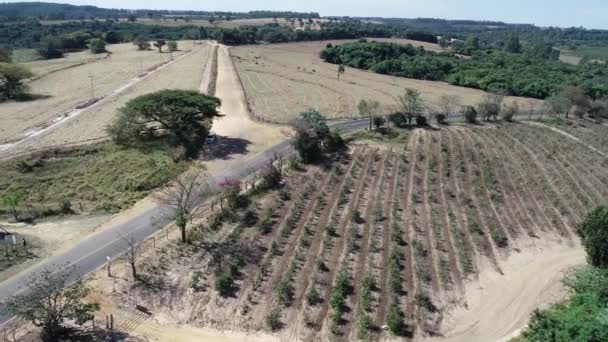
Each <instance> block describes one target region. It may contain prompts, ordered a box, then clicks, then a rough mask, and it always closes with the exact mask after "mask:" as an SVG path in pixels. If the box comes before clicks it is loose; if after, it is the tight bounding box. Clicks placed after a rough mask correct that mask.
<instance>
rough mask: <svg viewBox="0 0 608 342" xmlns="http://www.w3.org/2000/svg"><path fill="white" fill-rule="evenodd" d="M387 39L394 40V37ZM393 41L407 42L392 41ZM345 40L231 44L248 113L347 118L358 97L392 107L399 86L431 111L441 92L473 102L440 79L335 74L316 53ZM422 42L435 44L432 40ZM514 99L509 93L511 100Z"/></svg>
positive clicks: (270, 117) (469, 92) (475, 94)
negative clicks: (311, 112) (411, 90)
mask: <svg viewBox="0 0 608 342" xmlns="http://www.w3.org/2000/svg"><path fill="white" fill-rule="evenodd" d="M392 41H395V40H394V39H393V40H392ZM397 41H398V42H409V41H405V40H397ZM345 42H347V41H331V42H330V41H324V42H304V43H290V44H277V45H264V46H241V47H235V48H232V55H233V58H234V62H235V65H236V67H237V70H238V72H239V74H240V76H241V80H242V83H243V87H244V89H245V93H246V95H247V100H248V102H249V106H250V108H251V112H252V114H253V115H254V116H255V117H256V118H258V119H260V120H264V121H270V122H277V123H286V122H290V121H292V120H294V119H295V118H296V117H297V115H298V114H299V113H300V112H302V111H304V110H306V109H309V108H310V107H313V108H316V109H318V110H320V111H321V112H323V113H324V114H325V115H327V116H328V117H329V118H350V117H351V116H353V115H356V106H357V103H358V102H359V100H361V99H374V100H378V101H380V102H381V103H382V104H383V105H384V106H386V107H388V109H389V110H391V109H396V104H397V103H398V96H400V95H402V94H403V92H404V88H415V89H418V90H419V91H421V92H422V96H423V98H424V99H425V100H426V102H427V103H428V105H429V110H431V111H433V110H436V107H437V106H438V105H439V98H440V97H441V95H456V96H458V97H460V98H461V101H460V102H461V103H462V104H463V105H467V104H470V105H472V104H476V103H477V102H479V101H480V100H481V98H482V96H483V95H484V92H483V91H479V90H474V89H469V88H461V87H455V86H451V85H448V84H447V83H443V82H432V81H421V80H414V79H406V78H400V77H392V76H385V75H380V74H375V73H371V72H366V71H362V70H356V69H352V68H347V70H346V73H345V74H344V75H342V76H341V77H340V80H338V79H337V66H336V65H332V64H328V63H325V62H323V61H322V60H321V59H320V58H319V52H320V51H321V50H322V49H323V48H324V47H325V45H326V44H328V43H332V44H341V43H345ZM416 45H427V47H428V48H429V49H431V48H433V49H437V46H436V45H433V44H430V45H431V46H429V44H426V43H417V44H416ZM515 99H516V98H509V99H507V102H512V101H514V100H515ZM517 101H518V102H519V104H520V106H522V107H523V108H526V109H527V108H529V107H530V104H533V105H534V106H536V107H539V106H540V102H539V101H538V100H532V99H525V98H518V99H517Z"/></svg>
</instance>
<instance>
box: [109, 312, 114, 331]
mask: <svg viewBox="0 0 608 342" xmlns="http://www.w3.org/2000/svg"><path fill="white" fill-rule="evenodd" d="M110 330H114V315H113V314H110Z"/></svg>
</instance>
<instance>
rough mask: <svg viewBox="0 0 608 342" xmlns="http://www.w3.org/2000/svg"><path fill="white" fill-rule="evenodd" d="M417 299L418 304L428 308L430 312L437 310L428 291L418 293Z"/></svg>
mask: <svg viewBox="0 0 608 342" xmlns="http://www.w3.org/2000/svg"><path fill="white" fill-rule="evenodd" d="M415 301H416V305H418V306H419V307H421V308H424V309H426V310H427V311H428V312H435V311H437V307H435V304H433V301H432V300H431V297H429V295H428V294H426V293H423V292H421V293H418V294H417V295H416V298H415Z"/></svg>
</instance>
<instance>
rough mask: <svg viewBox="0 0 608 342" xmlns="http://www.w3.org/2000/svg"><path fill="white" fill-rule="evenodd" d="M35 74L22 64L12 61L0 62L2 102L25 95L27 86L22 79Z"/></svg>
mask: <svg viewBox="0 0 608 342" xmlns="http://www.w3.org/2000/svg"><path fill="white" fill-rule="evenodd" d="M33 75H34V74H33V73H32V72H31V71H29V70H28V69H25V68H23V67H21V66H18V65H15V64H12V63H0V102H2V101H5V100H12V99H16V98H19V97H20V96H22V95H24V94H25V92H26V90H27V86H26V85H25V84H23V82H22V81H23V80H24V79H26V78H30V77H32V76H33Z"/></svg>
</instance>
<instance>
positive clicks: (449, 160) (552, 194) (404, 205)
mask: <svg viewBox="0 0 608 342" xmlns="http://www.w3.org/2000/svg"><path fill="white" fill-rule="evenodd" d="M604 162H605V160H604V159H603V158H600V156H598V154H597V153H596V152H594V151H592V150H590V149H588V148H587V146H586V145H585V144H582V143H575V142H573V143H569V144H567V146H564V144H563V137H562V136H560V135H559V134H558V133H556V132H554V131H551V130H550V129H547V128H542V127H534V126H530V125H525V124H503V125H484V126H480V127H474V126H472V127H468V126H467V127H464V126H455V127H450V128H441V129H436V130H435V129H432V130H414V131H412V132H411V133H410V134H409V139H408V142H407V143H406V144H403V143H392V144H389V145H387V144H382V143H378V142H375V143H367V142H356V143H353V144H351V147H350V150H349V151H348V152H347V153H345V154H344V155H342V156H339V157H336V158H335V160H333V161H332V162H330V163H329V164H327V165H325V166H321V167H309V168H307V169H306V170H305V171H295V170H291V171H288V174H287V176H286V177H285V181H286V186H285V188H284V189H282V190H280V191H272V192H270V193H268V194H264V195H260V194H256V195H253V196H249V199H250V200H251V203H249V204H248V207H247V208H245V209H240V210H231V209H227V208H226V206H224V209H225V211H221V212H218V209H217V206H216V211H215V212H214V213H213V214H211V216H210V217H206V218H204V219H203V220H201V221H200V222H202V223H201V224H199V225H197V226H196V227H195V228H193V230H192V231H191V232H190V234H191V240H192V241H191V243H189V244H186V245H183V244H180V245H175V243H174V242H169V243H165V244H163V246H160V245H159V246H156V248H153V247H152V246H151V243H150V242H148V243H147V245H146V250H147V252H146V253H145V257H144V258H143V259H141V261H140V268H141V271H140V274H141V275H142V279H144V281H142V282H132V281H130V280H121V278H116V279H117V280H115V281H114V282H115V285H116V282H118V284H119V286H120V287H119V288H122V290H120V289H119V290H117V291H116V292H112V293H111V296H112V298H113V302H114V303H115V304H116V305H118V306H121V307H122V308H124V309H126V310H132V309H133V306H134V305H133V301H134V300H133V298H137V303H138V304H140V305H144V306H146V307H147V308H149V309H150V310H151V311H152V312H154V313H155V316H154V317H162V319H163V320H165V321H170V322H175V323H180V324H190V325H194V326H207V327H209V326H212V327H217V328H221V329H236V330H247V331H257V330H260V329H265V330H270V329H271V328H273V329H275V330H276V331H277V332H276V333H277V334H279V335H280V337H281V338H283V339H285V340H306V341H318V340H332V341H334V340H336V341H346V340H349V341H350V340H355V339H357V338H360V337H362V336H363V337H365V339H367V338H371V339H374V340H375V339H378V338H382V337H388V336H390V335H389V332H388V331H384V330H382V329H380V327H382V326H384V325H387V324H388V325H389V327H390V328H391V330H392V329H393V328H399V329H400V330H401V331H400V332H401V334H402V335H404V336H405V337H408V336H409V337H412V336H416V337H424V336H431V335H434V334H437V333H439V332H440V331H441V326H442V323H443V320H444V318H445V314H446V311H447V310H448V309H450V308H453V307H455V306H456V307H459V306H463V305H464V304H465V300H464V298H465V297H464V296H465V285H466V284H467V283H469V282H471V281H475V280H476V279H477V277H478V276H479V274H480V272H481V271H482V270H483V269H486V268H489V269H490V270H491V271H492V270H493V271H495V272H497V273H502V272H503V271H504V269H503V263H504V262H505V260H506V259H507V257H508V256H509V255H510V254H511V253H512V252H513V251H516V252H518V251H520V250H523V249H525V248H531V247H533V246H536V245H537V244H553V245H560V246H564V247H566V248H568V247H573V246H575V245H576V242H575V239H576V238H575V233H574V231H575V227H576V225H577V223H578V222H580V220H581V218H582V217H583V215H584V214H585V213H586V211H587V210H589V209H590V208H593V207H594V206H596V205H598V204H600V203H602V202H603V201H604V200H605V198H606V197H607V196H608V187H606V184H608V172H606V171H605V168H603V167H601V165H602V164H603V163H604ZM163 236H164V235H163ZM493 271H492V272H493ZM227 279H229V280H230V281H233V282H234V283H229V285H228V286H227V287H226V286H224V287H223V289H224V292H223V293H222V294H220V293H219V292H218V291H217V290H216V289H217V288H218V284H225V283H224V281H227ZM112 287H113V286H112ZM127 289H128V290H127ZM106 290H107V291H108V292H110V291H111V289H109V288H106ZM125 293H129V295H128V296H127V295H125ZM100 296H102V297H103V296H105V295H104V294H100ZM126 296H127V297H128V298H127V297H126ZM118 303H120V304H118ZM400 314H401V315H402V316H401V315H400ZM395 317H396V318H397V320H395ZM400 320H401V321H403V323H404V325H403V326H401V327H399V326H395V322H396V321H400Z"/></svg>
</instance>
